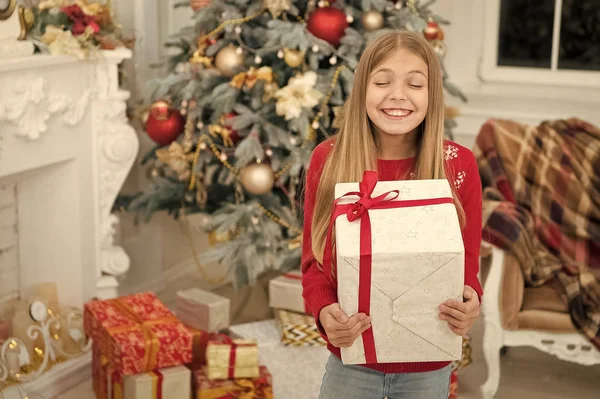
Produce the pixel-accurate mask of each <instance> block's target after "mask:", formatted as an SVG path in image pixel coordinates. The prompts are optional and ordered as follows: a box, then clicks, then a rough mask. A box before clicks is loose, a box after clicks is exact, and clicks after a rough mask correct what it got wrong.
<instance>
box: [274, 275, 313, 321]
mask: <svg viewBox="0 0 600 399" xmlns="http://www.w3.org/2000/svg"><path fill="white" fill-rule="evenodd" d="M269 306H270V307H272V308H274V309H284V310H291V311H292V312H298V313H310V312H309V311H308V309H307V308H306V304H305V302H304V298H303V297H302V273H301V272H300V271H299V270H295V271H291V272H289V273H285V274H282V275H281V276H277V277H275V278H274V279H272V280H271V281H269Z"/></svg>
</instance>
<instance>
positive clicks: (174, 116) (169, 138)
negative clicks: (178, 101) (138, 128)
mask: <svg viewBox="0 0 600 399" xmlns="http://www.w3.org/2000/svg"><path fill="white" fill-rule="evenodd" d="M184 125H185V120H184V118H183V116H182V115H181V113H180V112H179V111H177V110H174V109H171V108H170V107H169V103H167V102H166V101H157V102H155V103H154V104H152V106H151V107H150V112H149V114H148V120H147V121H146V133H148V136H149V137H150V138H151V139H152V140H154V142H155V143H156V144H158V145H161V146H165V145H168V144H171V143H172V142H173V141H175V139H177V137H178V136H179V135H180V134H181V132H183V127H184Z"/></svg>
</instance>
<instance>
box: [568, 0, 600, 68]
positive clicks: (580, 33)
mask: <svg viewBox="0 0 600 399" xmlns="http://www.w3.org/2000/svg"><path fill="white" fill-rule="evenodd" d="M558 68H560V69H587V70H600V0H563V5H562V22H561V27H560V52H559V56H558Z"/></svg>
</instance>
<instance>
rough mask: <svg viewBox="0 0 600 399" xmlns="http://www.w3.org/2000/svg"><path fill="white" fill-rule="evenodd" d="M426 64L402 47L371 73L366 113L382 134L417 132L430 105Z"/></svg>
mask: <svg viewBox="0 0 600 399" xmlns="http://www.w3.org/2000/svg"><path fill="white" fill-rule="evenodd" d="M427 70H428V69H427V64H426V63H425V62H424V61H423V60H422V59H421V58H419V57H418V56H417V55H415V54H413V53H411V52H410V51H407V50H404V49H401V50H397V51H395V52H394V53H393V54H391V55H390V56H389V57H388V58H386V59H385V60H384V61H383V62H382V63H381V64H380V65H378V66H377V68H375V69H374V70H373V72H372V73H371V75H370V77H369V82H368V86H367V95H366V108H367V115H368V116H369V119H370V120H371V122H372V123H373V124H374V125H375V127H376V130H377V133H378V134H379V135H384V136H388V138H391V137H389V136H399V135H405V134H407V133H415V132H416V128H417V127H418V126H419V125H420V124H421V122H423V120H424V119H425V115H426V114H427V106H428V100H429V95H428V87H427V83H428V77H427Z"/></svg>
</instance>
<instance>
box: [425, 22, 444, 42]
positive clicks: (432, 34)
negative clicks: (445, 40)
mask: <svg viewBox="0 0 600 399" xmlns="http://www.w3.org/2000/svg"><path fill="white" fill-rule="evenodd" d="M440 30H441V29H440V26H439V25H438V24H437V22H435V21H431V20H430V21H429V22H427V27H425V29H423V35H424V36H425V38H426V39H427V40H435V39H437V37H438V35H439V34H440Z"/></svg>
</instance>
